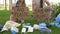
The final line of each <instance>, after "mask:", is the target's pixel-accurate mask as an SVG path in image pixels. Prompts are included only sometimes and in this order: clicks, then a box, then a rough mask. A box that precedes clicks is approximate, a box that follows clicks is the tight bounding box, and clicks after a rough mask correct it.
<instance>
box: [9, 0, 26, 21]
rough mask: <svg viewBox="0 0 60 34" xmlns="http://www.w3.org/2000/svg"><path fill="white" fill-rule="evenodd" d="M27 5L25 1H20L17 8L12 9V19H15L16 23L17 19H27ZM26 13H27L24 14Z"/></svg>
mask: <svg viewBox="0 0 60 34" xmlns="http://www.w3.org/2000/svg"><path fill="white" fill-rule="evenodd" d="M25 10H26V4H25V0H18V1H17V3H16V5H15V7H14V6H13V7H12V12H11V13H12V14H11V15H12V16H10V17H11V18H10V19H13V21H16V19H21V18H24V17H25V15H24V14H25V13H26V11H25ZM24 12H25V13H24Z"/></svg>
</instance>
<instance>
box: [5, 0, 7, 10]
mask: <svg viewBox="0 0 60 34" xmlns="http://www.w3.org/2000/svg"><path fill="white" fill-rule="evenodd" d="M5 10H7V4H6V0H5Z"/></svg>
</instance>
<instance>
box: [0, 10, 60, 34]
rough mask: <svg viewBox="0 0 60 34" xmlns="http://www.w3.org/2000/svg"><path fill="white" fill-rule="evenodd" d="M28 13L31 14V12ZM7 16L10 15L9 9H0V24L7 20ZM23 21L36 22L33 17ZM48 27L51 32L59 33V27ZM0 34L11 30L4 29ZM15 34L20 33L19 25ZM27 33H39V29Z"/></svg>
mask: <svg viewBox="0 0 60 34" xmlns="http://www.w3.org/2000/svg"><path fill="white" fill-rule="evenodd" d="M29 13H30V14H31V12H29ZM9 17H10V11H5V10H1V11H0V24H5V22H6V21H7V20H9ZM25 22H30V23H31V24H34V23H36V21H35V20H33V19H26V21H25ZM50 29H51V30H52V32H51V34H60V28H56V27H51V28H50ZM0 34H11V32H10V31H5V32H0ZM17 34H21V26H20V27H19V32H18V33H17ZM27 34H40V31H39V30H34V32H33V33H27Z"/></svg>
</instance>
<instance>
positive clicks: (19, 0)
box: [16, 0, 26, 6]
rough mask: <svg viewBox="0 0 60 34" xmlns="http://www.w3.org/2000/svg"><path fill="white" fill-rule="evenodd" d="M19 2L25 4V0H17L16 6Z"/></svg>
mask: <svg viewBox="0 0 60 34" xmlns="http://www.w3.org/2000/svg"><path fill="white" fill-rule="evenodd" d="M19 3H22V6H26V4H25V0H23V2H21V0H18V1H17V3H16V6H18V4H19Z"/></svg>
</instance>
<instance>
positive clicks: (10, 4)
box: [9, 0, 12, 10]
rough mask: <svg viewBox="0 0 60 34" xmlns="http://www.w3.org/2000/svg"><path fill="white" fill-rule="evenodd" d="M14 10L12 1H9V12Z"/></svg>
mask: <svg viewBox="0 0 60 34" xmlns="http://www.w3.org/2000/svg"><path fill="white" fill-rule="evenodd" d="M11 8H12V0H9V10H11Z"/></svg>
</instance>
